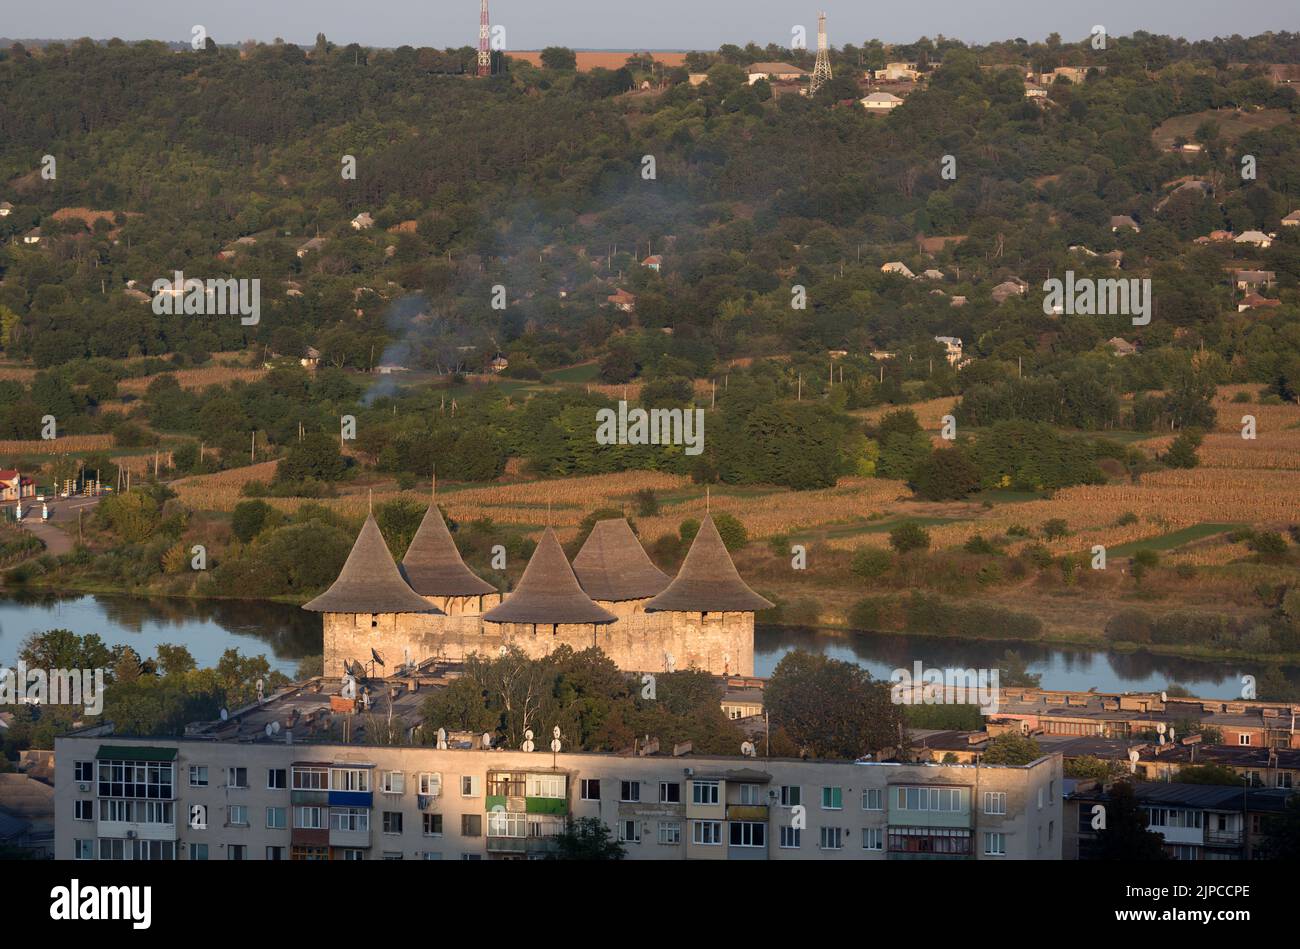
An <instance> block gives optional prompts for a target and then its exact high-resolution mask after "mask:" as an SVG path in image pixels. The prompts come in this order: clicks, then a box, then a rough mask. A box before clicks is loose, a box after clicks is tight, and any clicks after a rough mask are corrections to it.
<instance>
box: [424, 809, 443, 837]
mask: <svg viewBox="0 0 1300 949" xmlns="http://www.w3.org/2000/svg"><path fill="white" fill-rule="evenodd" d="M420 816H421V817H422V818H423V820H424V836H426V837H441V836H442V815H441V814H421V815H420Z"/></svg>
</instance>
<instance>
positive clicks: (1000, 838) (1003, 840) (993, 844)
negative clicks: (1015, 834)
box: [984, 833, 1007, 857]
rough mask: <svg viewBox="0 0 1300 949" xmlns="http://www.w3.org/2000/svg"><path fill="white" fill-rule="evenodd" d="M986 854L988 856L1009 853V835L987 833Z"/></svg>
mask: <svg viewBox="0 0 1300 949" xmlns="http://www.w3.org/2000/svg"><path fill="white" fill-rule="evenodd" d="M984 855H985V856H986V857H1005V856H1006V855H1007V835H1006V834H993V833H986V834H985V835H984Z"/></svg>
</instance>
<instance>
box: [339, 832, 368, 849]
mask: <svg viewBox="0 0 1300 949" xmlns="http://www.w3.org/2000/svg"><path fill="white" fill-rule="evenodd" d="M329 842H330V846H331V847H348V848H352V849H365V848H367V847H369V846H370V831H369V829H367V830H339V829H338V828H330V837H329Z"/></svg>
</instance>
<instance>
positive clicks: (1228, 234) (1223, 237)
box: [1192, 231, 1237, 244]
mask: <svg viewBox="0 0 1300 949" xmlns="http://www.w3.org/2000/svg"><path fill="white" fill-rule="evenodd" d="M1236 236H1237V235H1235V234H1233V233H1232V231H1210V233H1208V234H1206V235H1205V236H1204V237H1198V238H1196V239H1195V240H1194V241H1192V243H1193V244H1218V243H1221V242H1223V241H1230V240H1232V239H1233V238H1234V237H1236Z"/></svg>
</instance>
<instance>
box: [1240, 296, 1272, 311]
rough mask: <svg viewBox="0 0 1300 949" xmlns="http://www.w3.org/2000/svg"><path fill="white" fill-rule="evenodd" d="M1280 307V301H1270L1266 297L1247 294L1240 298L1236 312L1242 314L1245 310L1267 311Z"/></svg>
mask: <svg viewBox="0 0 1300 949" xmlns="http://www.w3.org/2000/svg"><path fill="white" fill-rule="evenodd" d="M1281 305H1282V301H1281V300H1270V299H1269V298H1268V297H1261V296H1260V295H1259V294H1258V293H1248V294H1246V295H1245V296H1244V297H1242V300H1241V302H1240V303H1238V304H1237V312H1238V313H1244V312H1245V311H1246V310H1268V309H1272V308H1273V307H1275V306H1281Z"/></svg>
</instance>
